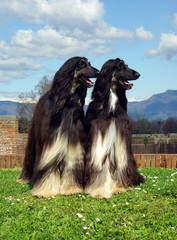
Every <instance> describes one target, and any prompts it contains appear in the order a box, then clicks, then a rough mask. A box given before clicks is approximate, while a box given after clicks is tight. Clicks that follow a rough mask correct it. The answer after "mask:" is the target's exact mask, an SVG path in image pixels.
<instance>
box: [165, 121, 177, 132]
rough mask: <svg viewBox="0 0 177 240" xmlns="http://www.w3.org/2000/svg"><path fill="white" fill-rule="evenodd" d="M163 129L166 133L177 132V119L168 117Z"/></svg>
mask: <svg viewBox="0 0 177 240" xmlns="http://www.w3.org/2000/svg"><path fill="white" fill-rule="evenodd" d="M162 131H163V133H164V134H167V133H177V119H175V118H168V119H167V120H166V121H165V122H164V124H163V127H162Z"/></svg>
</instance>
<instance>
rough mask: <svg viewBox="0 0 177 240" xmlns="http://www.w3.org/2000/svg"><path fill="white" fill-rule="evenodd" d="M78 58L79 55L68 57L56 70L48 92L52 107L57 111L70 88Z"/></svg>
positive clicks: (62, 104)
mask: <svg viewBox="0 0 177 240" xmlns="http://www.w3.org/2000/svg"><path fill="white" fill-rule="evenodd" d="M80 59H81V58H80V57H73V58H70V59H69V60H67V61H66V62H65V63H64V64H63V65H62V67H61V68H60V69H59V70H58V71H57V72H56V74H55V76H54V79H53V83H52V86H51V89H50V93H49V99H50V100H51V102H52V105H53V107H52V109H57V111H59V110H60V109H61V108H62V107H63V106H64V104H65V101H66V98H67V97H68V95H69V93H70V91H71V88H72V81H73V77H74V71H75V68H76V66H77V65H78V62H79V61H80Z"/></svg>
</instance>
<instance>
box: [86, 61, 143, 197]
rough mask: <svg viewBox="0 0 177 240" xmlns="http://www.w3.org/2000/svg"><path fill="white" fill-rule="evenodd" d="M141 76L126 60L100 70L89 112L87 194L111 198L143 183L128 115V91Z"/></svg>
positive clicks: (105, 65)
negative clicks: (131, 82)
mask: <svg viewBox="0 0 177 240" xmlns="http://www.w3.org/2000/svg"><path fill="white" fill-rule="evenodd" d="M139 77H140V74H139V73H138V72H136V71H134V70H132V69H130V68H129V67H128V65H127V64H125V62H124V61H123V60H120V59H119V58H117V59H114V60H113V59H111V60H109V61H107V62H106V63H105V64H104V65H103V66H102V69H101V71H100V74H99V76H98V77H97V80H96V82H95V87H94V90H93V92H92V99H93V100H92V102H91V103H90V104H89V106H88V110H87V113H86V119H85V123H86V131H87V134H88V146H87V157H86V168H85V177H84V185H85V193H86V194H91V195H92V196H93V197H97V198H109V197H111V195H112V194H118V193H123V192H125V191H127V190H129V189H131V187H132V186H133V185H138V184H140V183H143V182H144V178H143V177H142V176H141V175H140V174H139V173H138V170H137V166H136V162H135V159H134V156H133V152H132V131H131V124H130V120H129V118H128V116H127V113H126V112H127V98H126V95H125V92H126V90H128V89H131V88H132V87H133V84H130V83H129V82H128V80H136V79H138V78H139Z"/></svg>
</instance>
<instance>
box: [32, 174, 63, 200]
mask: <svg viewBox="0 0 177 240" xmlns="http://www.w3.org/2000/svg"><path fill="white" fill-rule="evenodd" d="M31 193H32V196H36V197H44V198H47V197H52V196H55V195H57V194H59V193H60V174H59V171H58V170H57V171H51V172H46V174H45V175H44V176H43V177H42V178H41V179H40V180H39V181H38V182H37V183H35V184H34V186H33V189H32V191H31Z"/></svg>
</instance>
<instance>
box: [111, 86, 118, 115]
mask: <svg viewBox="0 0 177 240" xmlns="http://www.w3.org/2000/svg"><path fill="white" fill-rule="evenodd" d="M117 101H118V97H117V96H116V94H115V93H114V92H113V91H112V90H110V97H109V109H110V111H115V108H116V103H117Z"/></svg>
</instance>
